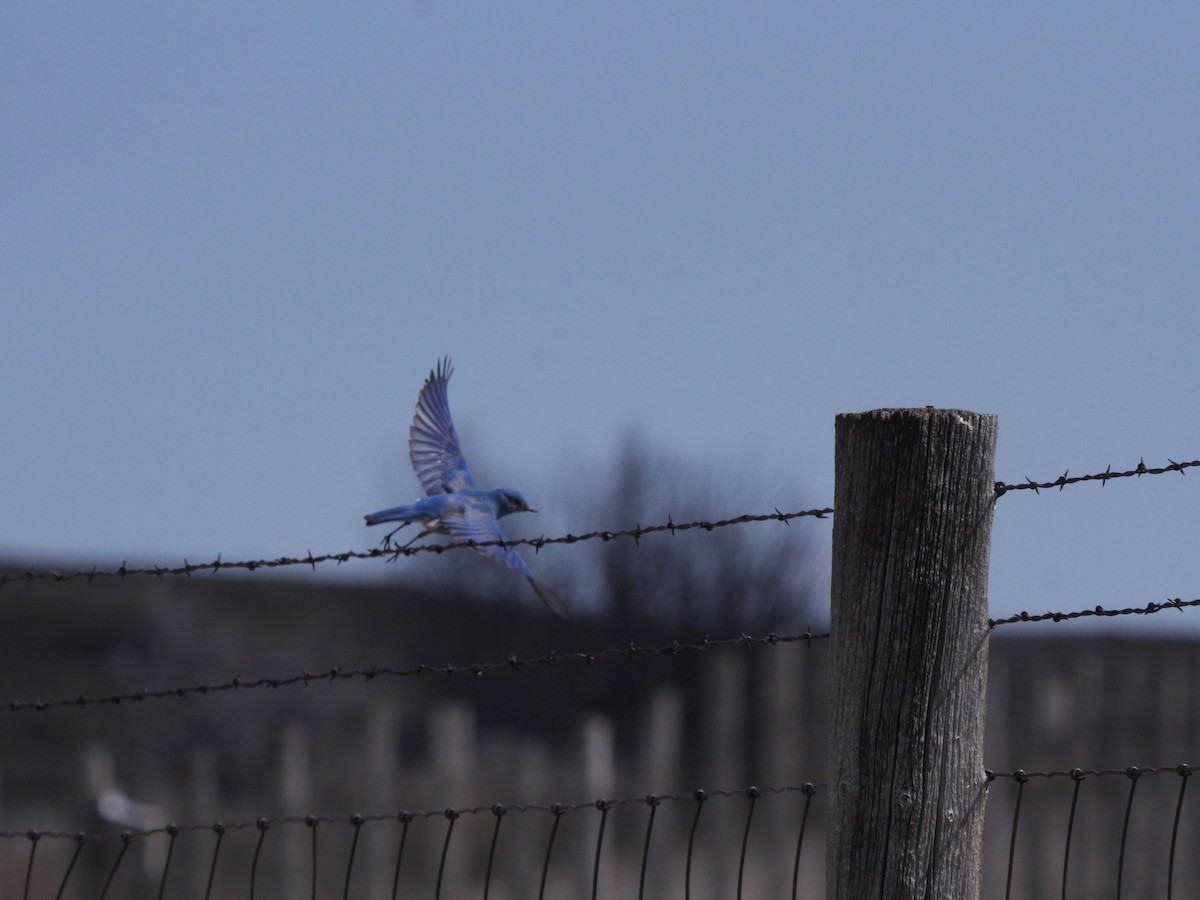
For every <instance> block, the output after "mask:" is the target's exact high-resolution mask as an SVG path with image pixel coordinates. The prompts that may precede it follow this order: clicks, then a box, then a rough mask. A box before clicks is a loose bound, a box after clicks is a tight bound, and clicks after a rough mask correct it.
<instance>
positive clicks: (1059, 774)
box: [986, 763, 1195, 900]
mask: <svg viewBox="0 0 1200 900" xmlns="http://www.w3.org/2000/svg"><path fill="white" fill-rule="evenodd" d="M1194 771H1195V770H1194V769H1193V768H1192V767H1191V766H1189V765H1187V764H1184V763H1181V764H1179V765H1175V766H1157V767H1154V768H1142V767H1139V766H1128V767H1126V768H1124V769H1081V768H1074V769H1071V770H1069V771H1067V770H1054V771H1025V770H1024V769H1016V770H1014V771H1012V772H993V771H990V770H989V771H987V773H986V774H987V780H988V781H989V782H992V781H996V780H1000V779H1006V780H1011V781H1013V782H1015V783H1016V785H1017V796H1016V801H1015V803H1014V804H1013V814H1012V825H1011V830H1010V832H1009V845H1008V861H1007V867H1006V871H1007V876H1006V882H1005V888H1004V896H1005V900H1008V898H1009V897H1011V896H1012V889H1013V867H1014V862H1015V860H1016V854H1017V833H1018V829H1019V826H1020V824H1021V821H1022V820H1021V801H1022V799H1023V798H1024V794H1025V786H1026V785H1027V784H1028V783H1029V782H1030V781H1031V780H1032V779H1035V778H1036V779H1063V778H1069V779H1070V780H1071V781H1072V782H1074V788H1073V790H1072V793H1071V807H1070V813H1069V814H1068V816H1067V820H1066V829H1065V833H1064V839H1063V855H1062V893H1061V896H1062V898H1063V900H1066V898H1067V896H1068V885H1069V877H1070V862H1071V841H1072V838H1073V837H1074V834H1075V824H1076V813H1077V811H1078V809H1079V795H1080V789H1081V787H1082V786H1083V784H1084V782H1085V781H1087V780H1089V779H1098V778H1113V777H1122V776H1123V777H1124V778H1126V779H1128V782H1129V788H1128V791H1127V793H1126V795H1125V810H1124V815H1123V817H1122V819H1121V834H1120V849H1119V851H1118V853H1117V862H1116V872H1115V873H1114V874H1115V881H1114V882H1113V883H1114V884H1115V886H1116V896H1117V898H1120V897H1121V896H1122V888H1123V887H1124V879H1125V860H1126V857H1125V850H1126V846H1127V845H1128V841H1129V821H1130V817H1131V815H1132V813H1133V806H1134V798H1135V796H1136V794H1137V786H1138V781H1139V779H1141V778H1143V777H1145V776H1148V775H1150V776H1152V775H1166V774H1174V775H1176V776H1178V777H1179V790H1178V793H1177V794H1176V800H1175V812H1174V816H1173V818H1172V824H1171V839H1170V843H1169V847H1168V852H1167V871H1166V884H1167V900H1171V898H1172V897H1173V896H1174V884H1175V860H1176V858H1177V857H1176V849H1177V846H1178V843H1179V822H1180V818H1181V814H1182V812H1183V800H1184V795H1185V794H1186V792H1187V786H1188V781H1189V779H1190V778H1191V776H1192V774H1193V772H1194ZM1039 840H1044V837H1039Z"/></svg>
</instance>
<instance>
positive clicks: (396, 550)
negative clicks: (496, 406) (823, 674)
mask: <svg viewBox="0 0 1200 900" xmlns="http://www.w3.org/2000/svg"><path fill="white" fill-rule="evenodd" d="M832 513H833V509H832V508H828V507H827V508H824V509H805V510H798V511H796V512H788V513H785V512H781V511H780V510H778V509H776V510H774V511H773V512H769V513H759V514H755V515H743V516H735V517H733V518H731V519H717V520H716V521H704V520H699V521H694V522H675V521H672V519H671V517H670V516H668V517H667V521H666V522H664V523H661V524H658V525H645V526H643V525H637V526H635V527H633V528H625V529H620V530H617V531H589V532H585V533H584V534H564V535H561V536H558V537H544V536H543V537H536V538H515V539H508V540H503V541H452V542H449V543H444V544H414V545H412V546H398V547H397V546H385V547H376V548H373V549H371V550H347V551H344V552H342V553H324V554H320V555H315V554H313V552H312V551H311V550H309V551H308V553H307V554H306V555H305V556H281V557H278V558H276V559H255V560H240V561H228V560H224V559H222V558H221V557H220V556H218V557H217V558H216V559H215V560H213V561H212V562H205V563H192V562H188V561H187V559H186V558H185V559H184V561H183V565H179V566H157V565H156V566H130V565H127V564H126V563H124V562H123V563H121V565H120V566H118V567H117V568H115V569H100V568H98V567H92V568H91V569H88V570H84V569H80V570H76V571H73V572H59V571H55V570H38V569H32V568H31V569H28V570H26V571H24V572H0V588H3V587H4V586H5V585H7V584H27V583H31V582H35V581H55V582H62V581H74V580H77V579H83V580H86V581H87V582H88V583H89V584H90V583H91V582H93V581H94V580H96V579H97V578H121V579H124V578H131V577H138V576H147V575H153V576H155V577H157V578H163V577H164V576H175V575H184V576H187V577H191V576H192V575H195V574H198V573H205V572H212V573H216V572H220V571H223V570H226V569H242V570H244V571H247V572H254V571H257V570H258V569H279V568H286V567H289V566H309V567H310V568H312V569H313V571H316V568H317V566H318V565H321V564H323V563H330V562H332V563H336V564H337V565H341V564H342V563H345V562H349V561H351V560H357V559H381V558H382V559H387V560H388V561H395V560H397V559H399V558H401V557H405V556H416V555H417V554H419V553H445V552H446V551H448V550H466V549H471V550H474V549H478V548H480V547H532V548H533V549H534V551H535V552H536V551H537V550H540V549H541V548H542V547H548V546H551V545H553V544H578V543H581V542H583V541H591V540H602V541H605V542H608V541H612V540H616V539H618V538H623V537H630V538H633V540H634V542H635V543H636V542H639V541H640V540H641V539H642V538H643V537H645V536H646V535H649V534H661V533H664V532H667V533H670V534H671V535H672V536H674V535H675V533H676V532H679V531H694V530H697V529H701V530H704V531H714V530H715V529H718V528H727V527H729V526H731V525H746V524H749V523H751V522H782V523H783V524H785V525H786V524H788V523H789V522H791V520H792V519H800V518H806V517H808V518H815V519H824V518H825V517H826V516H828V515H831V514H832Z"/></svg>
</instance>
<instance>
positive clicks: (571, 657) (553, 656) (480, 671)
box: [0, 630, 829, 712]
mask: <svg viewBox="0 0 1200 900" xmlns="http://www.w3.org/2000/svg"><path fill="white" fill-rule="evenodd" d="M828 637H829V633H828V632H823V633H814V632H812V631H811V630H809V631H805V632H804V633H803V634H791V635H780V634H775V633H774V632H770V633H768V634H765V635H760V636H754V635H749V634H741V635H738V636H737V637H730V638H716V639H713V638H709V637H707V636H705V637H704V638H702V639H701V640H699V641H691V642H685V641H672V642H671V643H669V644H661V645H657V646H648V645H645V644H638V643H636V642H633V641H631V642H630V643H628V644H626V645H625V646H623V647H608V648H606V649H604V650H593V651H586V650H580V651H576V652H573V653H555V652H554V651H551V652H549V653H546V654H543V655H542V656H533V657H524V658H522V657H518V656H516V655H515V654H510V655H509V656H508V657H507V658H506V659H502V660H496V661H493V662H485V663H472V664H468V665H453V664H447V665H440V666H434V665H427V664H423V663H422V664H418V665H415V666H409V667H407V668H392V667H389V666H371V667H370V668H357V669H347V668H345V667H343V666H334V667H333V668H331V669H326V670H325V671H323V672H307V671H305V672H301V673H300V674H298V675H289V676H286V677H281V678H271V677H264V678H249V679H247V678H231V679H230V680H229V681H223V682H213V683H210V684H195V685H185V686H181V687H172V688H160V689H157V690H152V689H150V688H146V689H145V690H142V691H134V692H129V693H121V694H109V695H106V696H96V697H93V696H91V695H90V694H88V693H81V694H78V695H76V696H74V697H63V698H60V699H57V700H10V701H9V702H7V703H5V704H3V705H0V711H8V712H21V711H25V710H35V711H37V712H47V711H49V710H52V709H62V708H64V707H79V708H81V707H86V706H96V705H109V706H116V705H119V704H122V703H142V702H145V701H147V700H163V699H166V698H169V697H177V698H182V697H190V696H193V695H195V694H201V695H207V694H220V693H225V692H228V691H249V690H255V689H258V688H282V687H292V686H295V685H302V686H304V687H307V686H308V685H310V684H314V683H318V682H338V681H350V680H356V679H361V680H362V681H364V682H366V681H372V680H373V679H375V678H379V677H381V676H395V677H407V676H416V675H487V674H490V673H493V672H499V671H502V670H508V671H514V672H515V671H520V670H521V669H527V668H530V667H531V666H548V665H552V664H556V663H594V662H600V661H602V660H606V659H612V658H619V657H625V658H632V657H635V656H672V655H674V654H676V653H687V652H691V651H699V650H711V649H714V648H722V647H745V648H747V649H750V648H752V647H755V646H759V645H775V644H791V643H797V642H800V641H803V642H804V643H806V644H810V643H812V642H813V641H818V640H822V639H825V638H828Z"/></svg>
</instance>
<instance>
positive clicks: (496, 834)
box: [483, 803, 508, 900]
mask: <svg viewBox="0 0 1200 900" xmlns="http://www.w3.org/2000/svg"><path fill="white" fill-rule="evenodd" d="M506 812H508V810H507V809H505V808H504V806H503V804H500V803H497V804H495V805H494V806H493V807H492V815H493V816H495V817H496V826H495V827H494V828H493V829H492V845H491V846H490V847H489V848H488V861H487V872H486V873H484V876H483V900H488V894H489V893H490V892H491V889H492V863H493V862H495V860H496V843H497V842H498V841H499V840H500V820H501V819H503V818H504V814H505V813H506Z"/></svg>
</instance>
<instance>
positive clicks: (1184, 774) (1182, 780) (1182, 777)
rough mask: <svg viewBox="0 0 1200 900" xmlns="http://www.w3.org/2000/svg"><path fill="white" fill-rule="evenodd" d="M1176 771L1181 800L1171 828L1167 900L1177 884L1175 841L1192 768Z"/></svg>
mask: <svg viewBox="0 0 1200 900" xmlns="http://www.w3.org/2000/svg"><path fill="white" fill-rule="evenodd" d="M1175 771H1176V772H1177V773H1179V799H1178V800H1176V801H1175V824H1174V825H1172V826H1171V855H1170V857H1169V858H1168V861H1167V900H1171V891H1172V886H1173V885H1174V882H1175V841H1176V838H1178V837H1179V813H1180V812H1181V811H1182V810H1183V792H1184V791H1186V790H1187V783H1188V776H1190V775H1191V774H1192V768H1191V766H1189V765H1186V764H1181V765H1180V766H1178V767H1177V768H1176V769H1175Z"/></svg>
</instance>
